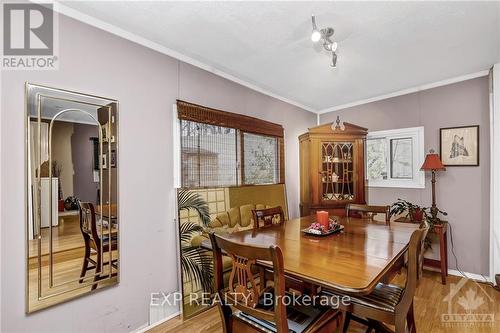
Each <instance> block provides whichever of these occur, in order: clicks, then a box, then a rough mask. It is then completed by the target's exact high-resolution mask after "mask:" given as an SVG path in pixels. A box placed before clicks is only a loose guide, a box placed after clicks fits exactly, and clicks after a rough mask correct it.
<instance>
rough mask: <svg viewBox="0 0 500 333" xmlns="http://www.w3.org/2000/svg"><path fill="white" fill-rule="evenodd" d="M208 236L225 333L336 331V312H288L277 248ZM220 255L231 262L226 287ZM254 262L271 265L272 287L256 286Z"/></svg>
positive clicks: (305, 309)
mask: <svg viewBox="0 0 500 333" xmlns="http://www.w3.org/2000/svg"><path fill="white" fill-rule="evenodd" d="M209 235H210V240H211V242H212V250H213V254H214V262H215V269H214V271H215V290H216V294H217V295H216V297H217V299H218V301H217V306H218V308H219V313H220V315H221V319H222V328H223V332H224V333H232V332H235V333H243V332H260V333H263V332H277V333H289V332H290V331H289V329H290V327H291V325H293V330H294V331H295V332H296V333H306V332H307V333H313V332H315V333H316V332H318V333H319V332H320V333H331V332H334V331H335V330H336V329H337V327H338V321H339V312H338V310H335V309H332V308H325V307H323V308H319V307H312V306H307V307H306V306H298V305H296V304H295V305H294V306H293V308H292V307H288V308H287V306H286V305H287V304H286V302H285V299H286V298H285V274H284V267H283V254H282V251H281V249H280V248H279V247H278V246H276V245H270V246H269V247H263V246H253V245H247V244H242V243H237V242H232V241H230V240H228V239H225V238H223V237H221V236H218V235H216V234H214V233H213V232H211V233H210V234H209ZM223 251H224V252H225V253H226V254H228V255H229V256H230V257H231V258H232V259H233V267H232V270H231V275H230V278H229V285H228V286H224V282H223V265H222V252H223ZM257 261H267V262H271V263H272V266H273V286H272V287H265V288H264V287H261V286H260V284H258V283H257V282H256V278H255V277H254V275H253V273H252V266H253V265H255V264H256V263H257ZM266 293H267V294H266ZM269 299H270V300H271V301H269ZM266 300H267V301H266ZM292 317H293V318H292ZM293 319H294V320H293Z"/></svg>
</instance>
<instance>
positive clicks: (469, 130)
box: [439, 125, 479, 166]
mask: <svg viewBox="0 0 500 333" xmlns="http://www.w3.org/2000/svg"><path fill="white" fill-rule="evenodd" d="M439 148H440V155H441V160H442V161H443V164H444V165H445V166H479V125H473V126H460V127H447V128H440V129H439Z"/></svg>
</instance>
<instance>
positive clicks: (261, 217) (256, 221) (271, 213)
mask: <svg viewBox="0 0 500 333" xmlns="http://www.w3.org/2000/svg"><path fill="white" fill-rule="evenodd" d="M252 215H253V227H254V229H259V228H265V227H270V226H272V225H277V224H279V225H283V224H284V223H285V214H284V213H283V208H281V206H276V207H273V208H264V209H252Z"/></svg>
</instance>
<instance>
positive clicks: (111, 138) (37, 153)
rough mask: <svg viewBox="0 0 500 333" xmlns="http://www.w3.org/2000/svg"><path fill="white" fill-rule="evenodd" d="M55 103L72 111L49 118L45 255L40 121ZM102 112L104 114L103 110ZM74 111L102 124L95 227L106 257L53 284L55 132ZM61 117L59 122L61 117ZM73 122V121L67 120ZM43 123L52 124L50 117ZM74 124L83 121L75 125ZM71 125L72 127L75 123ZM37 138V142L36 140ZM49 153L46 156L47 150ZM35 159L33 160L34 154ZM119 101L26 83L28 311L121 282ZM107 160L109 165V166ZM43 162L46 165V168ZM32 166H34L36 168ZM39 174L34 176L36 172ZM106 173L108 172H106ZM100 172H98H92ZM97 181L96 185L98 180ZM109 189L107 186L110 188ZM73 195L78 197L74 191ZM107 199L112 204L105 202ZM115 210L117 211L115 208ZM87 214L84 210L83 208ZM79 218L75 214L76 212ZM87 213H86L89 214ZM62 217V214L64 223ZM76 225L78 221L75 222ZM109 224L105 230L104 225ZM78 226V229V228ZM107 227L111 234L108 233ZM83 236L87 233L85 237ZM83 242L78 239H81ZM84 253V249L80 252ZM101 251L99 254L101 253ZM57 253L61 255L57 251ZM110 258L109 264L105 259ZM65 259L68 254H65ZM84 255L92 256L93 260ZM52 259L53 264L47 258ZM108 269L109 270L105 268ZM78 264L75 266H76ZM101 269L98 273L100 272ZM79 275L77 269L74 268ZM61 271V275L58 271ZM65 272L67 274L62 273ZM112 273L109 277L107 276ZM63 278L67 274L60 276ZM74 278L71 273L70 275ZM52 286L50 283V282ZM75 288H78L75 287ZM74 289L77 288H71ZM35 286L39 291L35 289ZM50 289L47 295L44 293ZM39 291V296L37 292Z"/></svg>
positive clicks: (98, 133) (88, 246) (95, 122)
mask: <svg viewBox="0 0 500 333" xmlns="http://www.w3.org/2000/svg"><path fill="white" fill-rule="evenodd" d="M43 99H47V100H49V99H50V100H52V101H57V103H58V104H62V105H64V103H68V105H69V107H60V106H59V105H58V106H59V107H60V108H62V110H60V111H58V112H56V114H55V115H53V116H52V115H51V116H50V123H49V125H48V147H47V148H46V149H47V151H48V160H47V161H44V163H45V162H48V164H47V166H48V177H47V178H48V183H49V185H48V189H49V192H48V193H49V195H48V197H49V200H48V202H49V205H48V207H49V208H48V209H49V223H48V229H49V231H48V237H47V236H45V238H48V253H44V254H42V238H44V237H43V236H42V231H41V228H42V212H41V206H42V199H41V197H42V195H41V187H42V186H41V178H42V175H41V174H42V163H41V161H40V159H41V155H42V149H41V135H42V134H41V129H40V127H41V123H42V100H43ZM74 105H81V106H86V107H88V108H94V109H95V112H96V116H93V115H92V114H91V113H90V112H88V111H85V110H83V109H81V108H78V107H74ZM34 111H36V117H34V113H35V112H34ZM101 111H102V112H101ZM70 112H76V113H79V116H82V115H84V117H89V119H91V120H92V121H91V122H90V123H87V124H88V125H96V126H97V137H98V153H97V154H98V155H97V156H98V160H99V161H98V162H97V163H98V165H99V167H98V175H99V176H98V184H99V185H98V187H97V188H96V191H97V193H98V200H97V201H96V204H98V206H96V207H98V208H99V214H94V215H95V216H96V217H95V218H94V220H96V219H97V217H99V223H100V227H99V226H98V227H97V228H95V227H94V229H98V228H100V230H99V231H100V232H98V233H97V234H98V235H99V237H100V241H99V243H100V249H99V250H100V251H99V253H98V254H100V256H99V258H101V260H100V263H99V265H98V264H97V263H96V264H95V265H94V267H92V266H91V268H88V262H87V261H84V262H85V263H87V264H86V265H85V271H84V270H83V269H82V273H81V274H83V275H84V276H83V277H82V276H81V275H80V276H79V277H78V278H74V279H69V280H65V281H62V282H61V283H59V284H55V283H54V266H55V264H57V262H56V263H55V262H54V254H55V253H54V249H53V230H52V229H53V228H54V227H53V216H54V215H53V213H54V212H53V200H54V199H53V188H52V187H53V180H54V179H53V178H54V177H53V174H52V173H53V168H52V165H53V164H52V162H53V161H52V131H53V128H54V126H53V125H54V123H55V121H58V120H61V119H60V118H61V117H63V116H64V115H65V114H67V113H70ZM100 115H103V117H100ZM58 118H59V119H58ZM33 119H35V121H36V124H35V127H37V129H36V133H35V134H36V137H32V136H31V135H30V131H31V125H32V121H33ZM66 121H68V120H66ZM44 122H46V123H47V122H48V120H47V119H46V118H45V119H44ZM74 123H79V122H78V121H74ZM74 123H73V122H71V124H72V125H74ZM32 140H33V141H32ZM31 145H34V146H33V147H31ZM44 153H45V152H44ZM32 155H34V156H32ZM118 156H119V155H118V101H117V100H115V99H110V98H105V97H100V96H95V95H89V94H83V93H78V92H73V91H69V90H64V89H56V88H51V87H47V86H42V85H37V84H32V83H28V82H27V83H26V85H25V175H26V178H25V207H26V209H25V228H26V229H25V230H26V243H25V250H26V290H25V293H26V294H25V302H26V313H32V312H35V311H39V310H41V309H44V308H47V307H50V306H53V305H56V304H59V303H62V302H66V301H69V300H72V299H75V298H77V297H80V296H83V295H87V294H89V293H91V292H93V291H97V290H101V289H103V288H107V287H110V286H113V285H116V284H118V283H119V272H120V270H119V247H120V246H119V244H120V241H119V230H118V225H119V214H118V211H119V209H118V207H119V205H118V203H119V191H118V167H117V164H118V161H117V159H118ZM106 161H107V162H106ZM44 163H43V164H44ZM32 164H33V165H32ZM33 170H35V172H33ZM104 170H106V172H107V174H105V173H104ZM93 172H96V169H95V168H94V169H93ZM104 179H106V184H105V185H104V186H105V187H103V183H104ZM94 183H97V182H96V181H95V179H94ZM106 185H107V186H106ZM73 194H74V193H73ZM104 196H106V198H107V200H103V197H104ZM113 206H114V207H113ZM81 211H83V210H81ZM81 211H80V213H78V214H77V215H78V217H79V218H78V225H79V227H80V230H82V222H81V218H82V217H81V215H82V213H81ZM73 215H74V212H73ZM84 215H85V214H84ZM59 219H60V216H59V215H58V216H57V220H58V223H59ZM73 223H74V222H73ZM104 225H106V226H104ZM73 228H74V227H73ZM104 228H105V229H107V230H104ZM80 237H82V238H84V237H83V231H82V235H80ZM105 237H107V240H108V242H107V245H108V246H107V250H105V249H104V245H103V244H104V243H105V242H106V240H105ZM77 238H78V237H77ZM35 243H36V260H34V258H35V257H30V253H31V252H34V251H33V250H31V251H30V245H31V247H33V246H34V244H35ZM84 244H85V247H84V248H82V249H80V248H78V247H77V248H76V249H75V250H76V252H78V250H83V249H85V250H84V251H85V252H86V251H87V250H89V251H90V245H89V244H87V242H86V241H84ZM64 251H65V250H61V252H64ZM80 252H81V251H80ZM96 253H97V251H96ZM56 254H57V252H56ZM106 254H107V256H108V257H107V258H108V259H107V260H108V261H107V262H106V257H105V255H106ZM63 255H64V254H63ZM91 255H92V254H90V255H88V256H87V255H86V254H84V256H85V257H82V259H83V258H87V257H89V258H90V256H91ZM47 259H48V260H47ZM73 260H74V261H75V263H76V262H77V261H78V256H77V257H76V259H75V258H73ZM47 261H48V267H47V268H46V269H45V270H47V269H48V274H47V275H48V288H47V289H46V290H45V289H44V288H43V286H44V285H45V284H44V283H42V282H43V281H42V267H43V268H45V267H44V266H45V263H46V262H47ZM105 265H107V266H108V267H105ZM32 266H36V271H37V272H36V276H35V274H34V272H33V271H34V269H33V267H32ZM73 266H74V264H73ZM97 267H99V270H98V268H97ZM92 268H93V269H95V272H94V273H93V274H92V275H88V274H87V270H90V269H92ZM72 270H73V271H74V267H72ZM59 273H61V272H59ZM62 273H67V272H66V271H64V270H63V271H62ZM106 274H107V275H106ZM61 275H63V274H61ZM68 275H69V274H68ZM35 279H36V286H35V285H34V280H35ZM45 282H47V281H45ZM75 284H76V286H75ZM72 285H73V286H72ZM35 288H36V291H34V289H35ZM44 291H45V293H44ZM35 292H36V294H35Z"/></svg>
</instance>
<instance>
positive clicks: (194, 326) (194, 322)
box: [148, 271, 500, 333]
mask: <svg viewBox="0 0 500 333" xmlns="http://www.w3.org/2000/svg"><path fill="white" fill-rule="evenodd" d="M403 281H404V274H402V275H398V276H396V277H395V279H394V280H393V281H392V283H395V284H401V283H402V282H403ZM460 281H461V279H460V278H459V277H455V276H449V277H448V283H447V285H445V286H443V285H442V284H441V277H440V275H439V274H438V273H435V272H430V271H424V276H423V279H422V280H421V282H420V285H419V286H418V288H417V291H416V295H415V299H414V302H415V303H414V304H415V320H416V325H417V332H419V333H431V332H432V333H452V332H453V333H462V332H463V333H495V332H500V292H499V291H496V290H495V289H494V288H492V287H491V286H489V285H486V284H477V283H475V282H473V281H470V280H469V281H467V282H466V283H465V284H463V286H462V285H461V284H460ZM451 284H455V285H457V286H461V288H460V289H459V290H458V292H457V293H456V294H455V295H454V297H453V299H452V303H451V313H460V314H464V313H465V311H464V306H465V307H466V308H469V310H470V309H471V308H472V307H474V306H477V305H478V304H479V306H478V307H477V309H475V310H472V313H483V314H493V316H494V322H493V323H492V325H491V326H490V325H485V324H484V323H478V322H476V323H472V325H471V326H464V325H453V324H452V325H450V326H448V327H447V326H445V325H444V324H443V323H442V316H443V315H446V314H447V313H449V310H448V309H449V308H448V302H446V301H445V298H446V297H447V295H448V294H449V293H450V290H451ZM476 318H477V317H476ZM483 318H484V317H483ZM490 318H491V317H490ZM365 331H366V327H365V326H362V325H361V324H358V323H355V322H353V323H351V325H350V326H349V332H352V333H358V332H359V333H361V332H365ZM166 332H169V333H174V332H176V333H177V332H178V333H180V332H187V333H220V332H222V327H221V324H220V317H219V312H218V311H217V309H216V308H212V309H210V310H208V311H206V312H203V313H201V314H199V315H198V316H196V317H194V318H191V319H188V320H185V321H183V320H182V319H180V318H174V319H171V320H169V321H167V322H165V323H162V324H160V325H158V326H156V327H154V328H152V329H150V330H149V331H148V333H166Z"/></svg>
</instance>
